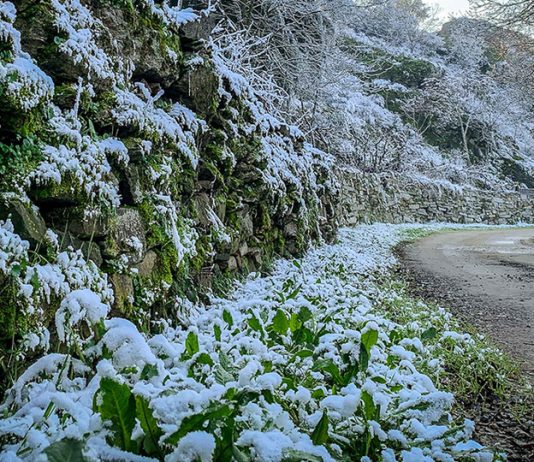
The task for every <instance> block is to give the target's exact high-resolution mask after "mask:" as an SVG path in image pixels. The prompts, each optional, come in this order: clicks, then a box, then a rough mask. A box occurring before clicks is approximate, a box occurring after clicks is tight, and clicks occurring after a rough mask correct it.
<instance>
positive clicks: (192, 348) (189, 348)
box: [185, 332, 199, 358]
mask: <svg viewBox="0 0 534 462" xmlns="http://www.w3.org/2000/svg"><path fill="white" fill-rule="evenodd" d="M198 350H199V346H198V336H197V334H195V333H194V332H189V334H187V338H186V339H185V351H186V353H187V357H188V358H190V357H191V356H193V355H194V354H196V353H198Z"/></svg>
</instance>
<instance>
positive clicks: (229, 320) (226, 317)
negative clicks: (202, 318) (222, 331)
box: [223, 310, 234, 327]
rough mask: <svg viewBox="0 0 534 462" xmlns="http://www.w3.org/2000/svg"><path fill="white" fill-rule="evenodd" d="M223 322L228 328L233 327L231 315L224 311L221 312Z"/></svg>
mask: <svg viewBox="0 0 534 462" xmlns="http://www.w3.org/2000/svg"><path fill="white" fill-rule="evenodd" d="M223 320H224V322H226V324H228V325H229V326H230V327H232V326H233V325H234V319H233V318H232V315H231V314H230V312H229V311H226V310H224V311H223Z"/></svg>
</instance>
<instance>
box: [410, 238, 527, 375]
mask: <svg viewBox="0 0 534 462" xmlns="http://www.w3.org/2000/svg"><path fill="white" fill-rule="evenodd" d="M402 253H403V259H404V262H405V264H406V265H407V266H408V269H409V271H410V273H412V277H413V278H414V279H415V284H416V285H417V286H418V287H419V288H420V289H422V291H423V294H424V295H425V296H427V297H430V298H435V299H436V300H438V301H439V302H441V303H442V304H443V303H447V304H448V305H449V306H451V307H453V309H454V311H455V313H456V314H457V315H460V316H462V317H463V318H464V319H466V320H467V321H469V322H470V323H472V324H474V325H476V326H477V327H479V328H480V329H481V330H483V331H485V332H486V333H487V334H488V335H490V337H492V338H493V339H494V340H495V341H496V342H497V343H499V344H500V345H501V347H502V348H503V349H504V350H506V351H508V352H509V353H510V354H511V355H512V356H513V357H515V358H516V359H518V360H520V362H522V364H523V368H524V370H525V372H526V373H528V374H529V375H530V374H534V228H523V229H520V228H513V229H499V230H471V231H454V232H446V233H439V234H434V235H432V236H429V237H427V238H425V239H422V240H420V241H417V242H415V243H413V244H410V245H408V246H406V247H405V248H404V249H403V252H402Z"/></svg>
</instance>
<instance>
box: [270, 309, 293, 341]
mask: <svg viewBox="0 0 534 462" xmlns="http://www.w3.org/2000/svg"><path fill="white" fill-rule="evenodd" d="M288 327H289V322H288V321H287V317H286V315H285V314H284V312H283V311H282V310H278V311H277V312H276V314H275V316H274V318H273V323H272V328H273V330H274V331H275V332H276V333H277V334H280V335H283V334H285V333H286V332H287V329H288Z"/></svg>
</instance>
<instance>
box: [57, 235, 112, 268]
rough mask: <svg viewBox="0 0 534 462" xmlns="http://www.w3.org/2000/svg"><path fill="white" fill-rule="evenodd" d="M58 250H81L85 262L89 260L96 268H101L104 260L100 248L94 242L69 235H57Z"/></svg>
mask: <svg viewBox="0 0 534 462" xmlns="http://www.w3.org/2000/svg"><path fill="white" fill-rule="evenodd" d="M58 237H59V242H60V250H66V249H68V248H69V247H72V248H73V249H76V250H81V252H82V254H83V256H84V257H85V259H86V260H91V261H92V262H93V263H94V264H95V265H96V266H98V267H100V266H102V263H103V262H104V259H103V258H102V252H101V251H100V247H99V246H98V244H97V243H96V242H94V241H82V240H81V239H78V238H77V237H75V236H73V235H72V234H70V233H68V232H67V233H62V232H59V233H58Z"/></svg>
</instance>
